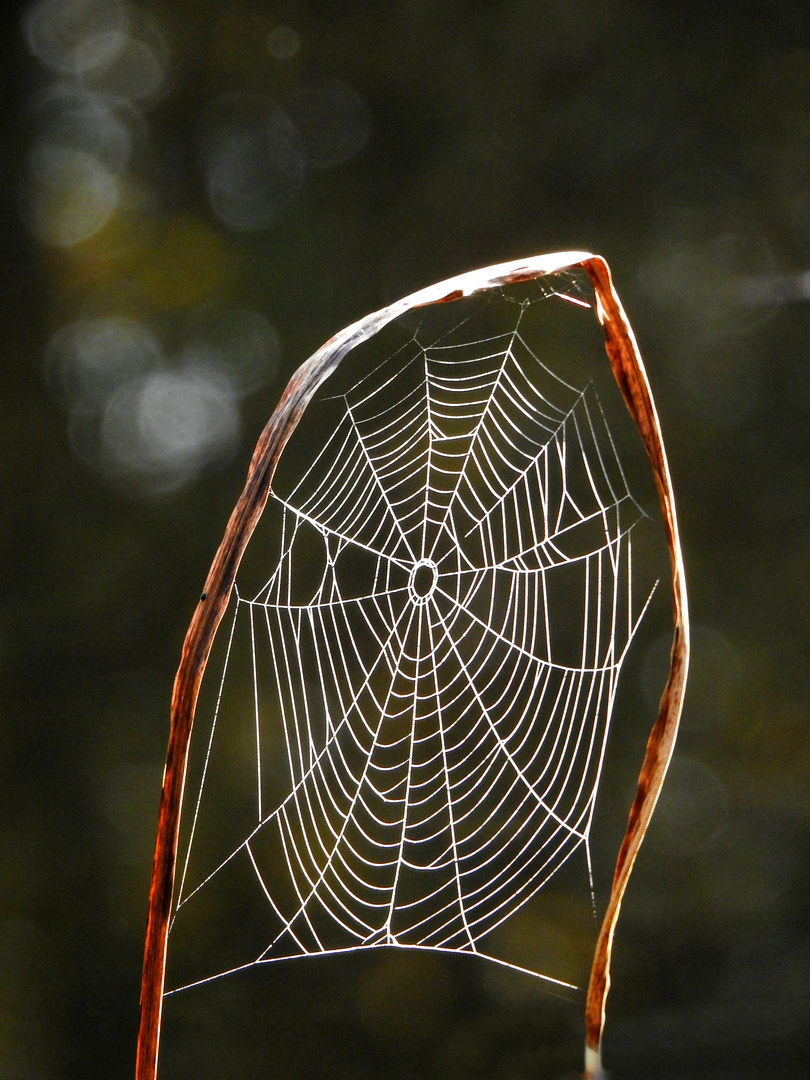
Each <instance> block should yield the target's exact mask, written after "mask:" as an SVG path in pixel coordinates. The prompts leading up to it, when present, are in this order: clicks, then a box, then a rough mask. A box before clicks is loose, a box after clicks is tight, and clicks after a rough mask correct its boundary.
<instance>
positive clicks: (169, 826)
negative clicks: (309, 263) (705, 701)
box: [135, 251, 689, 1080]
mask: <svg viewBox="0 0 810 1080" xmlns="http://www.w3.org/2000/svg"><path fill="white" fill-rule="evenodd" d="M574 269H582V270H584V271H585V272H586V274H587V275H588V277H589V278H590V281H591V283H592V285H593V289H594V293H595V298H596V314H597V317H598V319H599V321H600V323H601V324H602V326H603V328H604V331H605V348H606V351H607V355H608V359H609V360H610V364H611V367H612V369H613V374H614V376H615V378H616V382H617V383H618V385H619V388H620V390H621V392H622V395H623V397H624V400H625V403H626V405H627V408H628V410H629V411H630V414H631V416H632V417H633V419H634V420H635V422H636V425H637V427H638V430H639V433H640V434H641V438H642V441H643V443H644V446H645V449H646V451H647V456H648V458H649V460H650V464H651V466H652V470H653V475H654V477H655V482H656V486H657V488H658V494H659V498H660V501H661V509H662V513H663V517H664V525H665V528H666V534H667V542H668V546H669V552H670V560H671V563H672V587H673V614H674V622H675V630H674V637H673V645H672V654H671V661H670V671H669V677H668V679H667V683H666V686H665V688H664V693H663V697H662V699H661V705H660V708H659V712H658V718H657V720H656V722H655V725H654V726H653V729H652V732H651V733H650V737H649V740H648V743H647V751H646V754H645V758H644V763H643V765H642V768H641V773H640V776H639V781H638V788H637V791H636V796H635V799H634V801H633V805H632V808H631V810H630V817H629V821H628V826H627V832H626V834H625V837H624V840H623V841H622V845H621V848H620V851H619V855H618V858H617V861H616V869H615V873H614V877H613V885H612V888H611V892H610V897H609V900H608V906H607V910H606V912H605V916H604V919H603V921H602V926H601V929H600V932H599V937H598V940H597V944H596V950H595V953H594V959H593V965H592V968H591V976H590V981H589V985H588V992H587V998H586V1006H585V1073H586V1076H587V1077H589V1078H591V1080H597V1078H598V1077H599V1076H601V1075H602V1063H601V1039H602V1030H603V1028H604V1022H605V1002H606V1000H607V995H608V991H609V989H610V959H611V950H612V944H613V936H614V932H615V929H616V922H617V919H618V917H619V910H620V907H621V902H622V897H623V896H624V892H625V889H626V887H627V882H628V879H629V877H630V872H631V870H632V867H633V863H634V861H635V858H636V855H637V854H638V850H639V847H640V846H641V842H642V840H643V839H644V834H645V832H646V830H647V827H648V825H649V822H650V818H651V816H652V812H653V810H654V808H655V804H656V802H657V799H658V795H659V792H660V790H661V785H662V784H663V782H664V777H665V775H666V771H667V768H668V766H669V761H670V758H671V756H672V751H673V749H674V745H675V737H676V734H677V730H678V723H679V720H680V714H681V707H682V702H683V692H684V687H685V683H686V674H687V667H688V657H689V618H688V607H687V597H686V582H685V576H684V568H683V557H682V554H681V547H680V539H679V534H678V522H677V515H676V511H675V499H674V494H673V490H672V482H671V478H670V473H669V466H668V463H667V457H666V451H665V449H664V442H663V437H662V434H661V428H660V424H659V421H658V414H657V412H656V408H655V404H654V402H653V397H652V392H651V390H650V385H649V382H648V379H647V374H646V371H645V369H644V364H643V361H642V359H641V355H640V353H639V350H638V346H637V344H636V340H635V336H634V334H633V330H632V328H631V326H630V323H629V322H628V320H627V316H626V315H625V313H624V309H623V308H622V305H621V302H620V301H619V298H618V296H617V294H616V291H615V290H614V288H613V284H612V281H611V276H610V270H609V268H608V265H607V263H606V262H605V260H604V259H602V258H601V257H600V256H598V255H591V254H588V253H587V252H580V251H569V252H563V253H560V254H555V255H540V256H534V257H532V258H529V259H525V260H521V261H520V262H512V263H501V264H498V265H496V266H490V267H486V268H484V269H481V270H473V271H471V272H469V273H466V274H461V275H459V276H458V277H455V278H451V279H449V280H447V281H443V282H440V283H438V284H437V285H431V286H429V287H428V288H426V289H422V290H420V291H419V292H416V293H413V294H412V295H410V296H408V297H405V298H404V299H402V300H398V301H396V302H395V303H393V304H390V305H389V306H388V307H386V308H382V309H381V310H380V311H377V312H374V313H373V314H371V315H367V316H366V317H365V318H363V319H360V320H359V321H358V322H356V323H353V324H352V325H351V326H348V327H346V329H344V330H341V331H340V333H338V334H336V335H335V336H334V337H333V338H330V340H329V341H327V342H326V344H324V345H322V346H321V348H320V349H318V351H317V352H315V353H314V354H313V355H312V356H311V357H310V358H309V360H307V361H306V362H305V363H304V364H302V366H301V367H300V368H299V369H298V371H297V372H296V373H295V374H294V375H293V377H292V379H291V380H290V382H289V384H288V385H287V388H286V389H285V391H284V393H283V395H282V397H281V400H280V402H279V404H278V406H277V408H276V410H275V412H274V413H273V415H272V416H271V417H270V420H269V421H268V423H267V426H266V427H265V429H264V431H263V432H262V434H261V437H260V438H259V442H258V444H257V446H256V449H255V451H254V453H253V457H252V459H251V463H250V468H249V470H248V477H247V482H246V484H245V488H244V490H243V492H242V494H241V495H240V497H239V501H238V502H237V504H236V506H235V508H234V510H233V513H232V514H231V517H230V520H229V521H228V525H227V528H226V530H225V535H224V536H223V539H222V542H221V544H220V546H219V549H218V550H217V553H216V556H215V557H214V561H213V563H212V565H211V569H210V570H209V572H208V577H207V578H206V581H205V585H204V586H203V591H202V594H201V596H200V600H199V603H198V604H197V607H196V609H195V611H194V615H193V617H192V620H191V624H190V626H189V628H188V632H187V634H186V638H185V641H184V643H183V651H182V654H181V658H180V666H179V667H178V670H177V675H176V676H175V680H174V688H173V692H172V703H171V727H170V732H169V745H168V751H167V755H166V767H165V770H164V774H163V789H162V793H161V799H160V810H159V814H158V827H157V838H156V842H155V855H154V860H153V863H152V880H151V885H150V890H149V909H148V917H147V927H146V942H145V947H144V962H143V978H142V982H141V1003H140V1023H139V1030H138V1047H137V1060H136V1067H135V1076H136V1080H156V1077H157V1069H158V1050H159V1046H160V1026H161V1016H162V1008H163V989H164V982H165V973H166V946H167V936H168V927H169V918H170V914H171V905H172V893H173V890H174V877H175V864H176V857H177V840H178V833H179V828H180V812H181V808H182V803H183V790H184V786H185V780H186V771H187V766H188V752H189V746H190V742H191V731H192V727H193V723H194V713H195V708H196V704H197V697H198V694H199V689H200V684H201V682H202V677H203V674H204V672H205V667H206V664H207V662H208V657H209V654H210V651H211V646H212V644H213V640H214V636H215V634H216V631H217V628H218V626H219V623H220V621H221V619H222V616H223V614H224V612H225V608H226V607H227V605H228V601H229V599H230V596H231V590H232V588H233V584H234V580H235V578H236V573H237V570H238V568H239V563H240V561H241V559H242V555H243V554H244V551H245V548H246V546H247V544H248V541H249V540H250V537H251V535H252V533H253V530H254V529H255V527H256V524H257V523H258V520H259V518H260V517H261V514H262V511H263V509H264V506H265V504H266V502H267V498H268V495H269V492H270V484H271V481H272V479H273V474H274V472H275V469H276V465H277V464H278V461H279V458H280V456H281V453H282V451H283V449H284V447H285V445H286V443H287V441H288V440H289V438H290V436H291V435H292V433H293V432H294V430H295V428H296V426H297V424H298V422H299V420H300V419H301V416H302V415H303V413H304V410H305V409H306V407H307V405H308V404H309V402H310V401H311V399H312V397H313V395H314V394H315V392H316V390H317V389H318V387H319V386H320V385H321V384H322V383H323V382H324V380H325V379H327V378H328V377H329V376H330V375H331V374H332V373H333V372H334V371H335V369H336V368H337V366H338V365H339V363H340V361H341V360H342V359H343V357H344V356H345V355H346V354H347V353H348V352H350V351H351V349H353V348H355V346H357V345H359V344H360V343H361V342H363V341H366V340H368V338H370V337H373V336H374V334H376V333H377V332H378V331H379V330H381V329H382V328H383V327H384V326H385V325H387V324H388V323H389V322H391V321H392V320H394V319H396V318H397V317H399V316H400V315H403V314H404V313H405V312H406V311H409V310H410V309H412V308H415V307H422V306H426V305H429V304H435V303H445V302H450V301H453V300H458V299H460V298H461V297H464V296H471V295H472V294H474V293H477V292H482V291H485V290H488V289H494V288H499V287H502V286H505V285H510V284H515V283H517V282H521V281H530V280H533V279H535V278H540V277H544V276H546V275H547V274H553V273H557V272H559V271H562V270H574Z"/></svg>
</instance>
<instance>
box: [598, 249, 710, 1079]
mask: <svg viewBox="0 0 810 1080" xmlns="http://www.w3.org/2000/svg"><path fill="white" fill-rule="evenodd" d="M583 266H584V269H585V271H586V273H587V274H588V277H589V278H590V279H591V283H592V284H593V287H594V292H595V293H596V300H597V316H598V318H599V321H600V323H601V324H602V326H603V327H604V331H605V349H606V351H607V354H608V359H609V360H610V364H611V367H612V368H613V374H614V375H615V377H616V382H617V383H618V384H619V388H620V389H621V392H622V394H623V396H624V400H625V403H626V404H627V408H628V409H629V410H630V415H631V416H632V417H633V419H634V420H635V422H636V425H637V427H638V430H639V432H640V434H641V438H642V440H643V442H644V447H645V449H646V451H647V456H648V457H649V459H650V464H651V465H652V470H653V475H654V477H655V483H656V486H657V488H658V495H659V498H660V500H661V510H662V512H663V516H664V525H665V528H666V533H667V543H668V545H669V555H670V561H671V563H672V594H673V595H672V602H673V614H674V621H675V632H674V637H673V642H672V653H671V657H670V669H669V676H668V678H667V682H666V686H665V687H664V693H663V695H662V697H661V704H660V706H659V708H658V718H657V720H656V722H655V724H654V726H653V729H652V731H651V732H650V737H649V739H648V741H647V750H646V753H645V755H644V762H643V764H642V766H641V773H640V774H639V778H638V786H637V788H636V796H635V799H634V800H633V805H632V807H631V808H630V816H629V819H628V822H627V831H626V833H625V835H624V840H623V841H622V845H621V848H620V849H619V854H618V857H617V859H616V869H615V871H614V874H613V885H612V887H611V890H610V898H609V900H608V906H607V910H606V911H605V915H604V918H603V920H602V926H601V929H600V931H599V937H598V939H597V943H596V950H595V952H594V957H593V964H592V966H591V977H590V981H589V983H588V994H587V997H586V1001H585V1073H586V1076H588V1077H594V1078H595V1077H598V1076H599V1075H601V1073H602V1057H601V1042H602V1031H603V1028H604V1024H605V1003H606V1001H607V995H608V991H609V990H610V959H611V951H612V948H613V935H614V933H615V930H616V922H617V920H618V918H619V911H620V909H621V903H622V898H623V896H624V892H625V889H626V888H627V882H628V880H629V878H630V872H631V871H632V869H633V863H634V862H635V859H636V855H637V854H638V851H639V848H640V847H641V842H642V840H643V839H644V834H645V833H646V831H647V827H648V826H649V824H650V819H651V817H652V813H653V810H654V809H655V804H656V802H657V801H658V795H659V793H660V791H661V785H662V784H663V782H664V777H665V776H666V772H667V769H668V767H669V762H670V759H671V757H672V752H673V750H674V747H675V738H676V736H677V733H678V724H679V723H680V717H681V709H682V706H683V694H684V689H685V686H686V675H687V670H688V666H689V608H688V603H687V596H686V577H685V574H684V567H683V555H682V553H681V543H680V537H679V533H678V518H677V514H676V512H675V495H674V492H673V490H672V480H671V478H670V475H669V465H668V462H667V456H666V451H665V449H664V440H663V436H662V434H661V426H660V424H659V421H658V413H657V411H656V408H655V403H654V401H653V397H652V392H651V390H650V384H649V381H648V379H647V372H646V371H645V369H644V363H643V361H642V359H641V354H640V353H639V350H638V346H637V344H636V339H635V336H634V334H633V330H632V327H631V326H630V323H629V322H628V319H627V316H626V315H625V313H624V308H623V307H622V305H621V302H620V301H619V297H618V296H617V295H616V291H615V289H614V288H613V283H612V281H611V277H610V270H609V268H608V265H607V263H606V262H605V260H604V259H601V258H599V257H598V256H597V257H594V258H591V259H588V260H586V261H585V262H584V264H583Z"/></svg>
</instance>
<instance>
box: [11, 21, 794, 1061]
mask: <svg viewBox="0 0 810 1080" xmlns="http://www.w3.org/2000/svg"><path fill="white" fill-rule="evenodd" d="M2 19H3V22H2V64H0V73H1V74H0V78H1V79H2V89H3V95H2V100H3V110H2V121H0V122H1V123H2V129H3V135H2V139H3V143H2V155H0V175H1V176H2V184H3V197H2V209H1V210H0V212H2V245H3V246H2V263H1V264H0V265H2V268H3V286H2V291H1V292H0V318H1V319H2V341H3V361H2V364H1V365H0V378H2V387H3V388H2V399H0V400H2V406H3V409H2V422H0V444H2V450H1V451H0V453H1V454H2V457H0V462H1V467H0V491H2V511H0V545H1V546H2V567H3V578H2V590H1V592H0V687H2V701H3V704H2V713H0V1076H2V1077H4V1078H7V1080H23V1078H29V1077H32V1078H33V1077H36V1078H38V1080H49V1078H51V1077H53V1078H56V1077H60V1078H61V1077H64V1078H68V1077H71V1078H72V1077H115V1078H124V1077H127V1076H130V1075H131V1074H132V1068H133V1062H134V1040H135V1031H136V1023H137V1001H138V990H139V980H140V964H141V949H142V935H143V929H144V923H145V911H146V897H147V890H148V878H149V865H150V859H151V849H152V844H153V832H154V825H155V820H156V813H157V798H158V789H159V783H160V776H161V769H162V762H163V756H164V753H165V743H166V738H167V734H168V703H169V695H170V690H171V683H172V678H173V674H174V669H175V666H176V662H177V659H178V655H179V650H180V645H181V642H182V639H183V635H184V633H185V629H186V625H187V622H188V619H189V618H190V615H191V613H192V611H193V609H194V606H195V602H196V599H197V596H198V594H199V590H200V586H201V584H202V582H203V580H204V578H205V574H206V571H207V567H208V565H209V562H210V560H211V557H212V555H213V553H214V551H215V549H216V545H217V543H218V542H219V539H220V537H221V534H222V531H223V527H224V524H225V522H226V520H227V517H228V514H229V512H230V510H231V507H232V505H233V503H234V501H235V499H236V496H237V494H238V492H239V490H240V488H241V483H242V479H243V476H244V473H245V469H246V466H247V462H248V460H249V456H250V453H251V449H252V446H253V443H254V442H255V439H256V437H257V435H258V433H259V431H260V430H261V427H262V425H263V423H264V421H265V419H266V417H267V416H268V415H269V413H270V412H271V410H272V408H273V406H274V404H275V402H276V400H277V398H278V395H279V393H280V391H281V389H282V388H283V386H284V384H285V382H286V379H287V378H288V377H289V375H290V374H291V373H292V372H293V371H294V369H295V368H296V367H297V366H298V364H299V363H300V362H301V361H302V360H303V359H305V358H306V356H308V355H309V354H310V353H311V352H312V351H313V350H314V348H316V347H317V346H318V345H319V344H320V343H321V342H322V341H323V340H325V339H326V338H327V337H329V336H330V335H331V334H332V333H334V332H335V331H336V330H338V329H339V328H341V327H342V326H344V325H346V324H347V323H348V322H350V321H352V320H354V319H356V318H359V317H360V316H361V315H363V314H365V313H366V312H367V311H370V310H373V309H374V308H377V307H379V306H380V305H381V304H383V303H385V302H388V301H390V300H392V299H394V298H396V297H397V296H399V295H402V294H404V293H406V292H408V291H410V290H412V289H414V288H418V287H419V286H422V285H426V284H428V283H430V282H432V281H434V280H437V279H439V278H442V277H446V276H450V275H452V274H455V273H458V272H460V271H463V270H466V269H470V268H472V267H474V266H478V265H484V264H486V263H491V262H495V261H500V260H505V259H510V258H516V257H520V256H523V255H526V254H529V253H536V252H541V251H557V250H565V249H568V248H576V249H585V250H590V251H596V252H599V253H602V254H604V255H605V256H606V258H607V259H608V260H609V262H610V264H611V266H612V268H613V272H614V276H615V279H616V282H617V286H618V288H619V291H620V293H621V295H622V297H623V300H624V303H625V306H626V307H627V309H628V312H629V313H630V317H631V319H632V321H633V323H634V326H635V329H636V332H637V336H638V338H639V341H640V343H641V347H642V351H643V353H644V355H645V357H646V361H647V365H648V368H649V372H650V376H651V380H652V382H653V386H654V389H655V392H656V396H657V400H658V404H659V410H660V413H661V417H662V422H663V426H664V429H665V434H666V437H667V445H668V448H669V453H670V459H671V466H672V472H673V475H674V481H675V486H676V491H677V494H678V497H679V508H680V514H681V520H682V529H683V542H684V547H685V553H686V563H687V570H688V574H689V582H690V587H691V597H692V615H693V620H694V623H695V648H694V662H693V676H692V680H691V684H690V689H689V694H688V700H687V706H686V713H685V719H684V729H683V734H682V737H681V739H680V742H679V746H678V750H677V753H676V757H675V761H674V764H673V769H672V773H671V778H670V781H669V782H668V786H667V789H666V792H665V795H664V796H663V798H662V803H661V807H660V812H659V814H658V817H657V819H656V821H655V822H654V825H653V828H652V830H651V833H650V836H649V840H648V843H647V844H646V845H645V848H644V850H643V851H642V854H641V857H640V859H639V863H638V866H637V869H636V871H635V874H634V877H633V879H632V881H631V885H630V890H629V892H628V895H627V900H626V902H625V906H624V911H623V915H622V919H621V921H620V924H619V932H618V937H617V943H616V952H615V969H614V989H613V991H612V994H611V997H610V1000H609V1007H608V1024H607V1031H606V1038H605V1059H606V1064H607V1067H608V1068H609V1069H610V1071H611V1074H612V1076H614V1077H615V1078H635V1077H638V1078H641V1077H645V1078H649V1077H662V1078H664V1077H666V1078H670V1077H672V1078H673V1080H674V1078H675V1077H678V1078H687V1077H688V1078H709V1077H711V1078H715V1077H716V1078H721V1077H722V1078H725V1077H728V1078H731V1077H734V1078H735V1080H747V1078H749V1077H761V1076H768V1077H775V1078H779V1077H793V1076H801V1075H806V1067H807V1066H806V1057H807V1054H806V1044H807V1043H806V1040H807V1038H808V1036H809V1035H810V989H809V988H808V987H809V984H808V971H809V970H810V925H809V923H810V903H809V902H808V895H809V892H808V884H810V883H809V882H808V876H809V875H808V851H809V849H810V799H808V780H810V736H809V735H808V731H807V720H808V668H807V662H806V657H807V655H808V644H809V643H810V642H809V641H808V638H809V637H810V625H809V623H810V600H809V599H808V597H810V590H808V556H810V506H809V505H808V500H807V495H806V492H807V488H808V479H810V457H809V456H808V451H809V450H810V427H809V425H808V421H809V420H810V362H809V361H810V11H808V9H807V7H806V6H805V5H802V4H800V3H796V0H784V2H783V0H772V2H762V3H758V4H755V3H745V2H739V3H735V4H730V3H726V4H724V3H711V2H709V0H707V2H703V3H699V4H698V3H674V4H673V3H664V2H661V0H646V2H641V0H638V2H631V0H610V2H606V0H503V2H489V3H481V2H468V3H461V2H459V3H453V2H450V0H411V2H404V0H403V2H399V3H398V2H389V3H385V4H383V3H380V4H375V3H370V2H364V3H359V2H357V3H351V2H340V3H305V2H300V3H295V2H287V3H278V4H273V3H271V2H269V0H253V2H247V0H244V2H239V0H194V2H193V3H192V2H190V0H189V2H186V0H175V2H168V0H167V2H163V3H158V2H155V3H149V2H147V3H143V4H140V5H136V4H134V3H129V2H128V0H34V2H30V3H27V4H17V5H16V7H15V6H14V5H9V6H7V7H6V8H5V9H4V13H3V16H2ZM645 648H646V653H643V654H642V655H641V656H640V658H639V662H638V663H637V665H636V669H635V674H633V673H630V674H629V675H628V678H630V680H631V685H629V686H628V694H629V698H628V700H629V701H630V702H631V703H632V702H635V703H636V704H637V705H638V708H639V709H640V710H647V711H649V713H650V720H651V718H652V714H653V711H654V705H655V698H656V694H657V692H658V683H657V682H656V678H657V676H658V675H660V671H661V669H662V664H664V666H665V654H666V644H665V643H663V642H661V641H658V642H655V641H654V642H652V643H651V644H650V643H648V644H647V645H646V646H645ZM633 679H635V682H634V683H633V682H632V680H633ZM645 722H646V720H645ZM601 857H602V859H603V861H605V860H606V862H607V863H609V862H610V860H612V858H613V853H612V852H608V853H606V854H605V855H603V856H601ZM585 900H586V902H587V894H585ZM337 964H338V967H337V968H336V971H337V974H336V975H335V974H332V975H328V974H325V973H324V969H323V967H318V970H317V971H316V970H314V968H313V967H308V965H307V964H306V963H303V964H297V965H293V967H294V970H292V968H291V969H290V971H289V973H288V974H286V975H280V974H275V975H274V976H273V977H272V978H271V979H270V980H269V981H268V982H267V983H266V985H265V986H264V988H263V993H264V994H265V997H264V998H261V999H260V1000H261V1001H262V1002H263V1003H264V1004H263V1005H262V1006H261V1009H263V1010H264V1012H263V1013H261V1009H260V1013H261V1015H263V1016H264V1018H265V1019H264V1031H265V1036H266V1038H267V1048H266V1050H264V1051H262V1052H261V1053H259V1052H258V1050H256V1051H255V1052H254V1051H252V1050H251V1046H252V1045H253V1043H252V1042H248V1041H247V1039H248V1037H247V1036H245V1037H244V1039H243V1038H242V1034H241V1030H240V1029H239V1027H238V1024H239V1020H240V1017H241V1015H242V1014H241V1012H239V1010H238V1009H235V1008H234V1005H233V1002H231V1013H230V1014H229V1013H228V1011H227V1003H223V1002H221V1001H220V1002H219V1004H218V1005H216V1007H215V1008H214V1009H212V1010H211V1011H210V1012H209V1013H208V1014H207V1015H206V1016H205V1018H201V1019H200V1023H199V1031H200V1032H205V1033H206V1035H207V1037H208V1038H209V1039H210V1050H208V1051H206V1054H207V1056H205V1057H204V1058H203V1061H204V1062H205V1061H207V1062H208V1066H207V1067H206V1066H205V1065H202V1066H200V1069H201V1070H202V1071H201V1072H198V1073H197V1074H196V1075H203V1073H204V1074H205V1075H211V1076H218V1077H225V1076H234V1077H237V1076H239V1077H243V1076H254V1077H259V1076H262V1077H265V1076H266V1077H277V1076H278V1077H286V1076H289V1077H302V1078H303V1077H316V1076H317V1077H324V1078H325V1080H326V1078H328V1077H349V1076H352V1077H369V1078H370V1077H392V1078H394V1077H395V1078H410V1077H416V1076H420V1077H422V1076H427V1077H437V1078H438V1077H458V1078H459V1080H462V1078H467V1077H470V1078H472V1077H481V1078H484V1077H487V1078H489V1077H498V1078H504V1080H519V1078H524V1077H525V1078H527V1080H528V1078H529V1077H539V1076H549V1077H555V1076H556V1077H561V1076H565V1075H572V1074H573V1073H575V1072H576V1070H577V1068H578V1067H579V1061H580V1054H581V1049H580V1041H581V1036H582V1019H581V1006H580V1005H578V1004H573V1005H572V1004H569V1003H562V1004H561V1003H559V1002H554V1001H550V1000H548V999H547V998H546V997H544V996H543V995H540V994H539V993H533V992H526V991H525V990H519V989H516V988H515V985H513V984H509V986H508V987H504V985H503V984H502V983H498V981H497V980H494V981H493V980H492V979H488V978H486V977H484V976H482V975H480V974H475V975H474V976H473V975H470V969H469V967H468V966H467V967H465V966H463V965H458V964H453V963H450V962H444V961H442V962H438V961H437V962H436V964H432V962H431V961H430V959H429V958H428V960H425V961H424V962H423V961H422V960H419V961H418V962H416V961H412V960H408V961H402V962H399V961H397V960H391V959H390V958H386V959H384V960H382V961H381V960H380V959H379V957H372V959H366V958H363V957H361V958H359V959H356V960H353V961H352V962H351V963H348V962H346V961H337ZM316 966H317V965H316ZM251 1038H252V1036H251ZM802 1061H804V1063H805V1064H804V1065H802V1064H801V1063H802ZM168 1071H169V1070H168V1069H167V1072H168ZM170 1075H171V1073H169V1076H170ZM167 1080H169V1078H168V1077H167Z"/></svg>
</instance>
